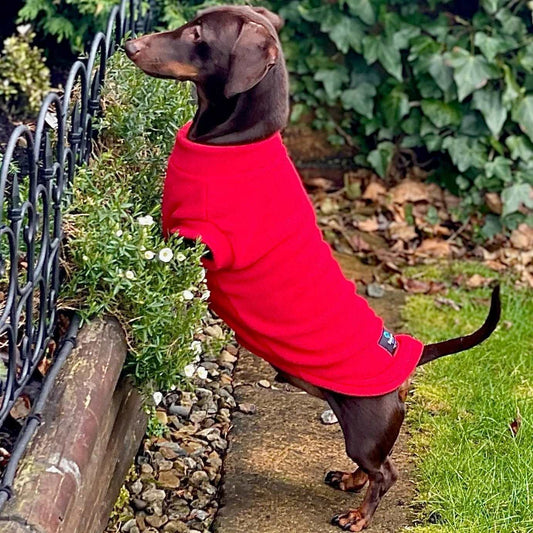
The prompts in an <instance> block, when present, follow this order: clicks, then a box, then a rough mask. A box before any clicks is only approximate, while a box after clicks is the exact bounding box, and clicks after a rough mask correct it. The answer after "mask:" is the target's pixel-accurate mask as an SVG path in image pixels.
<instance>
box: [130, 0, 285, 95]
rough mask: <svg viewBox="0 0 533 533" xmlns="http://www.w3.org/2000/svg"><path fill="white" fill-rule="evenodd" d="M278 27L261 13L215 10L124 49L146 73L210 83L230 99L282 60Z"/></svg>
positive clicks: (261, 10) (279, 22) (245, 9)
mask: <svg viewBox="0 0 533 533" xmlns="http://www.w3.org/2000/svg"><path fill="white" fill-rule="evenodd" d="M282 25H283V22H282V20H281V18H280V17H278V16H277V15H275V14H274V13H272V12H270V11H268V10H267V9H264V8H252V7H248V6H221V7H214V8H210V9H206V10H204V11H201V12H200V13H198V15H197V16H196V17H195V18H194V19H193V20H192V21H190V22H188V23H187V24H185V25H183V26H181V27H180V28H178V29H176V30H173V31H167V32H162V33H154V34H151V35H145V36H143V37H140V38H138V39H133V40H130V41H127V42H126V44H125V49H126V54H127V55H128V57H129V58H130V59H131V60H132V61H133V62H134V63H135V64H136V65H137V66H138V67H139V68H140V69H142V70H143V71H144V72H145V73H146V74H149V75H151V76H155V77H158V78H170V79H176V80H180V81H185V80H191V81H193V82H194V83H196V84H198V85H199V86H205V85H207V84H210V85H211V86H215V87H218V88H220V89H221V90H222V92H223V94H224V96H225V97H226V98H231V97H233V96H235V95H237V94H240V93H244V92H246V91H249V90H250V89H252V88H253V87H255V86H256V85H257V84H258V83H259V82H260V81H261V80H262V79H263V78H264V77H265V76H266V74H267V73H268V71H269V70H270V69H271V68H272V67H273V66H274V65H275V64H276V63H277V62H278V61H280V60H281V58H282V53H281V46H280V43H279V39H278V35H277V31H279V29H280V28H281V27H282Z"/></svg>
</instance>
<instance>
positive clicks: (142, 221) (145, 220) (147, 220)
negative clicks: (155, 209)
mask: <svg viewBox="0 0 533 533" xmlns="http://www.w3.org/2000/svg"><path fill="white" fill-rule="evenodd" d="M137 222H138V223H139V226H151V225H152V224H153V223H154V219H153V218H152V216H151V215H146V216H145V217H139V218H138V219H137Z"/></svg>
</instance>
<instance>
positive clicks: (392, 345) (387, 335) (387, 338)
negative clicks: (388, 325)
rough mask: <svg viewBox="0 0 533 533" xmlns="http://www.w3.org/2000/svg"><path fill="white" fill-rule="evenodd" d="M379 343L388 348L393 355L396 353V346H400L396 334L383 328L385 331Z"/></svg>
mask: <svg viewBox="0 0 533 533" xmlns="http://www.w3.org/2000/svg"><path fill="white" fill-rule="evenodd" d="M378 344H379V345H380V346H381V347H382V348H385V350H387V352H389V353H390V354H391V355H394V352H395V351H396V348H397V347H398V343H397V342H396V339H395V338H394V335H393V334H392V333H391V332H390V331H387V330H386V329H384V330H383V333H382V334H381V337H380V339H379V342H378Z"/></svg>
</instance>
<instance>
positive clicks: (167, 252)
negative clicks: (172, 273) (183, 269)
mask: <svg viewBox="0 0 533 533" xmlns="http://www.w3.org/2000/svg"><path fill="white" fill-rule="evenodd" d="M173 257H174V254H173V253H172V250H171V249H170V248H161V250H159V260H160V261H163V263H170V261H171V260H172V258H173Z"/></svg>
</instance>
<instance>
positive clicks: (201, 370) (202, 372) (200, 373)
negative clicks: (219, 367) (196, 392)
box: [196, 366, 207, 379]
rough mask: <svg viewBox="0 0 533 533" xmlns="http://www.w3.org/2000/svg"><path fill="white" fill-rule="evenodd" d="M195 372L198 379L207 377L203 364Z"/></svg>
mask: <svg viewBox="0 0 533 533" xmlns="http://www.w3.org/2000/svg"><path fill="white" fill-rule="evenodd" d="M196 373H197V374H198V377H199V378H200V379H207V370H206V369H205V368H204V367H203V366H199V367H198V370H197V371H196Z"/></svg>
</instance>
